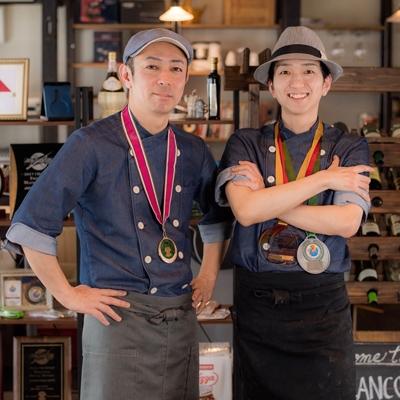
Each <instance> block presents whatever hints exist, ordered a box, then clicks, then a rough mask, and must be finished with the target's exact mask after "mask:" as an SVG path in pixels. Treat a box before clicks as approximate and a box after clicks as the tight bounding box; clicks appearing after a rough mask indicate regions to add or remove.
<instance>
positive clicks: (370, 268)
mask: <svg viewBox="0 0 400 400" xmlns="http://www.w3.org/2000/svg"><path fill="white" fill-rule="evenodd" d="M357 280H358V281H359V282H368V281H377V280H378V272H377V270H376V268H375V266H374V265H373V264H372V263H371V262H370V261H360V269H359V272H358V275H357Z"/></svg>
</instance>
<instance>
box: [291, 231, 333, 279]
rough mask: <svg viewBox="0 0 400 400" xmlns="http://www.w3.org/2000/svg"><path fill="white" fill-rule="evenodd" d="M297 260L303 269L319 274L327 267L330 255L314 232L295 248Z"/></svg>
mask: <svg viewBox="0 0 400 400" xmlns="http://www.w3.org/2000/svg"><path fill="white" fill-rule="evenodd" d="M297 261H298V263H299V264H300V266H301V268H303V269H304V271H306V272H308V273H310V274H320V273H322V272H324V271H325V270H326V269H327V268H328V267H329V264H330V261H331V256H330V253H329V249H328V247H327V246H326V245H325V243H324V242H322V241H321V240H319V239H318V238H317V237H316V236H315V235H314V234H310V235H307V237H306V238H305V239H304V240H303V241H302V242H301V243H300V246H299V247H298V249H297Z"/></svg>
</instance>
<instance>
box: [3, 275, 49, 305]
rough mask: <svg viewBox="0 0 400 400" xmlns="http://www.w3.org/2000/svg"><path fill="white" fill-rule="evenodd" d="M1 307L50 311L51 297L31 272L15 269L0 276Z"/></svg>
mask: <svg viewBox="0 0 400 400" xmlns="http://www.w3.org/2000/svg"><path fill="white" fill-rule="evenodd" d="M0 297H1V302H0V303H1V307H3V308H11V309H13V310H24V311H29V310H50V309H51V308H52V307H53V297H52V296H51V294H50V292H49V291H48V290H47V289H46V288H45V286H44V285H43V284H42V283H41V282H40V281H39V279H38V278H37V276H36V275H35V274H34V272H33V271H32V270H29V269H18V270H17V269H16V270H12V271H2V272H1V274H0Z"/></svg>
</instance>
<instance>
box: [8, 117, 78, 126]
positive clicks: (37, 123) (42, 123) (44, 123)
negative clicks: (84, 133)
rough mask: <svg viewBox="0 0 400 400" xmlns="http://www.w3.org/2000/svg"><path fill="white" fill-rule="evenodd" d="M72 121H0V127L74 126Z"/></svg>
mask: <svg viewBox="0 0 400 400" xmlns="http://www.w3.org/2000/svg"><path fill="white" fill-rule="evenodd" d="M74 124H75V122H74V121H45V120H42V119H40V118H28V119H27V120H21V121H11V120H10V121H4V120H3V121H0V126H1V125H25V126H60V125H65V126H74Z"/></svg>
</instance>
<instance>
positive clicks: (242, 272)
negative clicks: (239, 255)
mask: <svg viewBox="0 0 400 400" xmlns="http://www.w3.org/2000/svg"><path fill="white" fill-rule="evenodd" d="M233 311H234V313H233V318H234V329H235V347H236V351H237V352H238V354H237V360H238V363H239V365H238V366H235V367H236V368H237V367H239V371H238V375H239V379H240V382H241V385H240V386H242V389H243V393H242V397H240V396H239V398H243V399H246V400H258V399H260V400H261V399H262V400H266V399H268V400H278V399H279V400H291V399H293V400H294V399H296V400H298V399H301V400H314V399H315V400H322V399H323V400H354V398H355V366H354V348H353V337H352V324H351V314H350V305H349V301H348V297H347V292H346V287H345V284H344V281H343V274H327V273H326V274H321V275H310V274H308V273H306V272H293V273H271V272H261V273H257V272H250V271H248V270H246V269H244V268H238V267H236V279H235V299H234V310H233ZM237 386H238V385H236V387H237Z"/></svg>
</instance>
